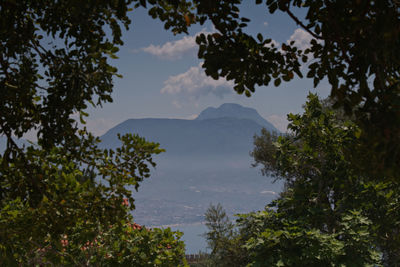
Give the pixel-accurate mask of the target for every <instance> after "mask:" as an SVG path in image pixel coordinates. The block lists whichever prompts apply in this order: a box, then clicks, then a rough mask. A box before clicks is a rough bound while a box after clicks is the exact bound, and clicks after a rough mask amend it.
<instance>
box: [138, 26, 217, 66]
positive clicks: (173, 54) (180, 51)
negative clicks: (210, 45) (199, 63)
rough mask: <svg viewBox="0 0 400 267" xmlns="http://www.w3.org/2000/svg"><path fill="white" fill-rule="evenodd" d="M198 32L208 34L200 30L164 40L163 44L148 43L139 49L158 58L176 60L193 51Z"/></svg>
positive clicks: (195, 46)
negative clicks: (168, 40)
mask: <svg viewBox="0 0 400 267" xmlns="http://www.w3.org/2000/svg"><path fill="white" fill-rule="evenodd" d="M200 33H204V34H209V33H210V32H206V31H201V32H198V33H197V34H195V35H193V36H184V37H183V38H182V39H179V40H177V41H173V42H166V43H165V44H163V45H153V44H151V45H149V46H147V47H143V48H142V49H141V50H142V51H144V52H146V53H149V54H151V55H154V56H156V57H158V58H162V59H168V60H176V59H180V58H182V57H183V56H184V55H187V54H189V53H193V54H194V53H195V51H196V48H197V44H196V36H197V35H198V34H200Z"/></svg>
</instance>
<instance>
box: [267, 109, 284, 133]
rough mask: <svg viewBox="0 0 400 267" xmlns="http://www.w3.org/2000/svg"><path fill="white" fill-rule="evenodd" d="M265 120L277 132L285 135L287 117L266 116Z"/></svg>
mask: <svg viewBox="0 0 400 267" xmlns="http://www.w3.org/2000/svg"><path fill="white" fill-rule="evenodd" d="M266 117H267V120H268V121H269V122H270V123H272V124H273V125H274V126H275V127H276V128H277V129H278V130H279V131H281V132H282V133H285V132H286V131H287V125H288V124H289V122H288V120H287V115H276V114H273V115H269V116H266Z"/></svg>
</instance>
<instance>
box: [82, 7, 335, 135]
mask: <svg viewBox="0 0 400 267" xmlns="http://www.w3.org/2000/svg"><path fill="white" fill-rule="evenodd" d="M241 15H243V16H245V17H247V18H249V19H251V22H250V23H249V27H248V29H247V31H248V32H249V33H252V34H257V33H258V32H260V33H262V34H263V35H264V36H268V37H269V38H272V39H273V40H274V41H275V42H277V43H279V44H282V43H284V42H287V41H288V40H291V39H292V40H296V42H297V43H298V45H299V46H302V47H304V46H306V45H307V43H308V42H309V40H310V38H309V35H308V34H307V33H305V32H304V31H302V30H301V29H299V28H298V27H297V26H296V24H295V23H294V22H293V21H292V20H291V19H290V18H289V17H288V16H287V15H285V14H283V13H279V12H276V14H274V15H271V14H269V13H268V11H267V9H266V7H265V6H264V5H259V6H256V5H254V1H246V5H243V6H242V8H241ZM300 15H301V14H300ZM130 17H131V18H132V24H131V25H130V29H129V30H128V31H125V32H124V34H123V40H124V42H125V44H124V46H123V47H121V49H120V52H119V53H118V56H119V58H118V59H117V60H113V62H112V64H114V65H115V66H116V67H117V68H118V70H119V73H120V74H122V75H123V78H121V79H120V78H115V80H114V85H115V86H114V92H113V99H114V101H113V103H109V104H105V105H104V106H103V108H96V109H90V110H89V114H90V116H89V118H87V127H88V128H89V130H91V131H92V132H93V133H95V134H97V135H101V134H103V133H105V132H106V131H107V130H108V129H109V128H111V127H113V126H115V125H117V124H119V123H121V122H123V121H124V120H126V119H130V118H150V117H153V118H182V119H192V118H195V116H196V115H198V114H199V113H200V112H201V111H202V110H203V109H205V108H207V107H209V106H213V107H217V106H219V105H221V104H223V103H226V102H233V103H238V104H241V105H243V106H247V107H252V108H255V109H257V111H258V112H259V113H260V114H261V116H263V117H265V118H266V119H267V120H269V121H271V122H272V123H273V124H274V125H276V126H277V127H278V128H280V129H283V128H284V127H285V124H286V119H285V118H286V114H287V113H290V112H294V113H299V112H301V111H302V105H303V104H304V102H305V100H306V96H307V94H308V92H310V91H311V92H317V93H318V94H319V95H320V96H321V97H326V96H327V95H328V93H329V90H328V88H329V87H328V85H327V84H326V83H322V85H320V86H319V87H318V88H317V89H316V90H314V89H313V86H312V80H309V79H305V78H304V79H295V80H293V81H291V82H289V83H282V84H281V86H280V87H275V86H273V85H270V86H268V87H260V88H257V89H256V93H255V94H253V95H252V97H250V98H248V97H246V96H244V95H237V94H236V93H235V92H234V90H233V89H232V82H228V81H226V80H218V81H215V80H213V79H212V78H209V77H206V76H205V75H204V71H203V70H202V69H201V67H200V65H201V61H200V60H199V59H198V58H197V56H196V55H197V45H196V44H195V35H196V34H197V33H199V32H212V31H213V28H212V26H211V25H210V24H205V25H203V26H200V25H196V26H194V27H192V28H191V29H190V32H189V35H184V34H182V35H177V36H174V35H173V34H172V33H171V32H169V31H166V30H164V28H163V24H162V23H161V22H159V21H158V20H153V19H151V18H150V17H149V16H148V15H147V11H146V10H145V9H136V10H133V11H132V12H131V14H130ZM305 70H306V68H304V70H303V73H304V72H305Z"/></svg>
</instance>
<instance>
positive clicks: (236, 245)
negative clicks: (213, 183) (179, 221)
mask: <svg viewBox="0 0 400 267" xmlns="http://www.w3.org/2000/svg"><path fill="white" fill-rule="evenodd" d="M205 222H206V227H207V228H208V232H206V233H205V234H204V237H205V238H206V240H207V243H208V247H209V248H210V249H211V254H210V257H209V260H210V266H243V265H244V264H245V263H246V262H247V256H246V253H245V251H244V249H243V248H242V245H243V242H242V240H241V236H240V234H239V233H238V232H237V231H236V230H235V225H234V224H233V223H232V222H231V221H230V220H229V217H228V216H227V215H226V212H225V210H224V209H223V207H222V205H221V204H220V203H218V204H217V205H216V206H214V205H212V204H210V207H209V208H208V209H207V211H206V213H205Z"/></svg>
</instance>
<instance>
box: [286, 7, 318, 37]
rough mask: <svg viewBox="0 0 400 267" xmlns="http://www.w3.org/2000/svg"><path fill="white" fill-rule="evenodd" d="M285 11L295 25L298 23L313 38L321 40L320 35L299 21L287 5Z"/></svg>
mask: <svg viewBox="0 0 400 267" xmlns="http://www.w3.org/2000/svg"><path fill="white" fill-rule="evenodd" d="M286 13H288V15H289V16H290V17H291V18H292V19H293V20H294V21H295V22H296V24H297V25H300V26H301V27H302V28H303V29H304V30H305V31H307V32H308V33H309V34H311V36H312V37H314V38H315V39H319V40H323V39H324V38H322V36H319V35H317V34H316V33H315V32H313V31H311V30H310V29H309V28H308V27H307V26H306V25H304V24H303V22H301V20H299V19H298V18H297V17H296V16H295V15H294V14H293V13H292V11H290V9H289V7H287V9H286Z"/></svg>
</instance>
